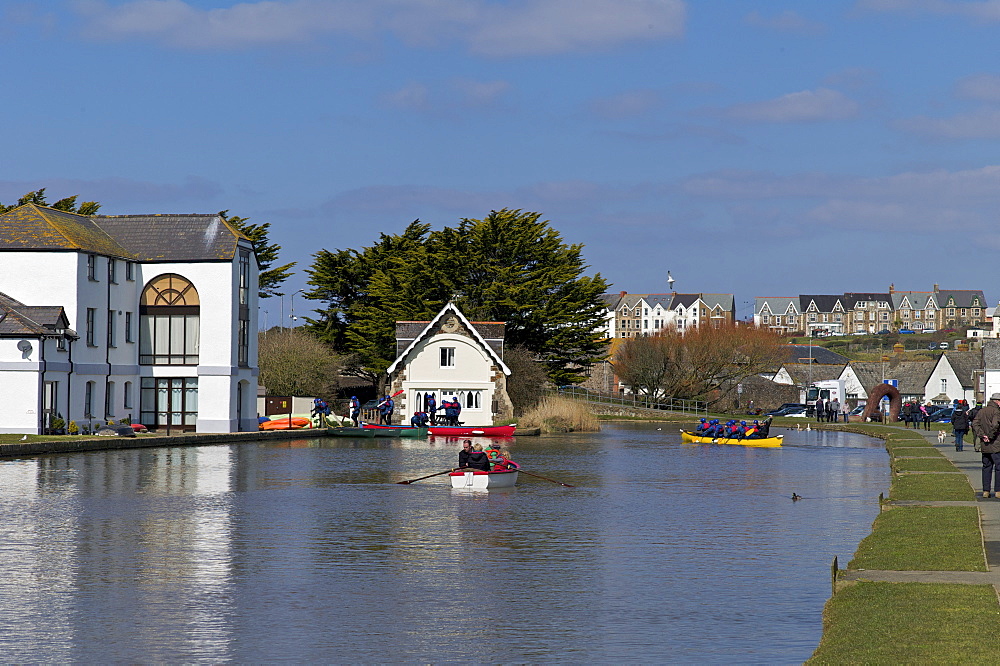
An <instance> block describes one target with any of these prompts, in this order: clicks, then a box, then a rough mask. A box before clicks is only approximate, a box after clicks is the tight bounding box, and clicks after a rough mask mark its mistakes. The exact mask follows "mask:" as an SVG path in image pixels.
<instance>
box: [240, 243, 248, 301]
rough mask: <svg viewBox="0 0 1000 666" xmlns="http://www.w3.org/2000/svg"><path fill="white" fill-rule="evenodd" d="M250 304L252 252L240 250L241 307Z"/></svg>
mask: <svg viewBox="0 0 1000 666" xmlns="http://www.w3.org/2000/svg"><path fill="white" fill-rule="evenodd" d="M249 303H250V252H249V251H248V250H240V305H247V304H249Z"/></svg>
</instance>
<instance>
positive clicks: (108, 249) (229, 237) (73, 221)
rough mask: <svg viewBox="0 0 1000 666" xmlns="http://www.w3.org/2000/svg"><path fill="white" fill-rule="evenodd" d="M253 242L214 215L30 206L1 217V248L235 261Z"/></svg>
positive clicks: (151, 258)
mask: <svg viewBox="0 0 1000 666" xmlns="http://www.w3.org/2000/svg"><path fill="white" fill-rule="evenodd" d="M240 240H243V241H246V243H247V244H249V243H250V240H249V239H248V238H247V237H246V236H244V235H243V234H241V233H240V232H238V231H236V229H234V228H233V227H231V226H230V225H229V224H227V223H226V222H225V220H223V219H222V216H220V215H218V214H214V215H92V216H88V215H78V214H76V213H67V212H66V211H61V210H56V209H55V208H48V207H46V206H38V205H36V204H25V205H23V206H18V207H17V208H15V209H13V210H10V211H7V212H6V213H4V214H3V215H0V250H42V251H46V250H48V251H61V250H70V251H77V252H90V253H94V254H100V255H104V256H109V257H120V258H122V259H131V260H133V261H146V262H155V261H232V260H233V258H234V257H235V256H236V246H237V243H238V242H239V241H240Z"/></svg>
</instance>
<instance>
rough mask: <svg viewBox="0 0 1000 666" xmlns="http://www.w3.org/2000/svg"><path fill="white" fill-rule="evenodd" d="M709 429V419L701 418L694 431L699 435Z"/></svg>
mask: <svg viewBox="0 0 1000 666" xmlns="http://www.w3.org/2000/svg"><path fill="white" fill-rule="evenodd" d="M707 430H708V419H706V418H703V419H701V421H700V422H699V423H698V425H697V426H695V428H694V431H695V432H696V433H698V434H699V435H704V434H705V433H706V431H707Z"/></svg>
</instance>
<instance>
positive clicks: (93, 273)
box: [87, 254, 97, 282]
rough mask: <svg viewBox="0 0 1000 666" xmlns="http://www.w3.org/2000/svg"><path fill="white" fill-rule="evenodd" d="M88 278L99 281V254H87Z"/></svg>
mask: <svg viewBox="0 0 1000 666" xmlns="http://www.w3.org/2000/svg"><path fill="white" fill-rule="evenodd" d="M87 279H88V280H90V281H91V282H97V255H96V254H88V255H87Z"/></svg>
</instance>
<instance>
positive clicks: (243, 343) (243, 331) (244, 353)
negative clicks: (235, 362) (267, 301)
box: [239, 319, 250, 368]
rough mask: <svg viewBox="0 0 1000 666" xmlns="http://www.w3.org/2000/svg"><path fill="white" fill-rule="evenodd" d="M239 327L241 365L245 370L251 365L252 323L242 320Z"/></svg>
mask: <svg viewBox="0 0 1000 666" xmlns="http://www.w3.org/2000/svg"><path fill="white" fill-rule="evenodd" d="M239 326H240V330H239V364H240V367H243V368H245V367H247V366H248V365H249V364H250V322H249V321H247V320H246V319H240V324H239Z"/></svg>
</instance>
